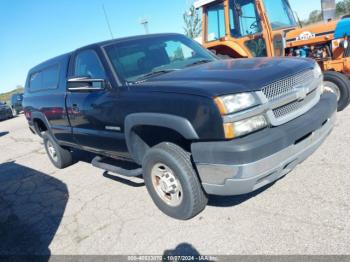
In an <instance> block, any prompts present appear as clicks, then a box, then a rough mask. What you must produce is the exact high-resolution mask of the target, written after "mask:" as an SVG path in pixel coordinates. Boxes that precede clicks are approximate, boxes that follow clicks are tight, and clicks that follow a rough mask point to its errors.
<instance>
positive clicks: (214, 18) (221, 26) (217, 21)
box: [207, 3, 226, 41]
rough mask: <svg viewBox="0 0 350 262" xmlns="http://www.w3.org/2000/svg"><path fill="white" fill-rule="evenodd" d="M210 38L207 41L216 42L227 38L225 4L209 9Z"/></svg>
mask: <svg viewBox="0 0 350 262" xmlns="http://www.w3.org/2000/svg"><path fill="white" fill-rule="evenodd" d="M207 18H208V36H207V41H215V40H218V39H220V38H222V37H224V36H225V34H226V33H225V11H224V4H223V3H221V4H217V5H213V6H209V7H207Z"/></svg>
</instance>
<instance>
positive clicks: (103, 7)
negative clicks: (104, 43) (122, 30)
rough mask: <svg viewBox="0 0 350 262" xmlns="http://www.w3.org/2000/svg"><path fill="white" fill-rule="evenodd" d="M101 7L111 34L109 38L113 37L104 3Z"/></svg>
mask: <svg viewBox="0 0 350 262" xmlns="http://www.w3.org/2000/svg"><path fill="white" fill-rule="evenodd" d="M102 9H103V13H104V15H105V19H106V23H107V27H108V30H109V33H110V34H111V38H112V39H114V36H113V32H112V28H111V24H110V23H109V19H108V15H107V12H106V9H105V5H104V4H102Z"/></svg>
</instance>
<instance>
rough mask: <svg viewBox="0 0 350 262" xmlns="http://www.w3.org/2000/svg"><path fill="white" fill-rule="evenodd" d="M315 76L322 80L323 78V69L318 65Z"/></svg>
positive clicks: (315, 68)
mask: <svg viewBox="0 0 350 262" xmlns="http://www.w3.org/2000/svg"><path fill="white" fill-rule="evenodd" d="M314 76H315V78H317V79H318V78H320V77H321V76H322V69H321V67H320V66H319V65H318V63H315V67H314Z"/></svg>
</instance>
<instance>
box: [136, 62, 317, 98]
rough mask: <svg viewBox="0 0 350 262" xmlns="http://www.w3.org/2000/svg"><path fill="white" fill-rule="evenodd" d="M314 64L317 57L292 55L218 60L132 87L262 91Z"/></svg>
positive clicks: (199, 91)
mask: <svg viewBox="0 0 350 262" xmlns="http://www.w3.org/2000/svg"><path fill="white" fill-rule="evenodd" d="M314 66H315V62H314V61H313V60H310V59H301V58H292V57H287V58H254V59H230V60H217V61H214V62H210V63H207V64H202V65H197V66H192V67H189V68H186V69H183V70H179V71H173V72H171V73H167V74H163V75H161V76H157V77H152V78H150V79H148V80H147V81H144V82H142V83H138V84H135V85H133V86H131V87H130V88H131V89H139V88H142V89H147V91H154V92H170V93H186V94H192V95H201V96H208V97H213V96H219V95H226V94H234V93H241V92H251V91H259V90H261V89H262V88H263V87H264V86H266V85H268V84H270V83H272V82H275V81H277V80H280V79H282V78H285V77H288V76H291V75H294V74H296V73H299V72H301V71H305V70H307V69H313V67H314Z"/></svg>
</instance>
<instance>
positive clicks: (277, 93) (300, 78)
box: [262, 70, 314, 101]
mask: <svg viewBox="0 0 350 262" xmlns="http://www.w3.org/2000/svg"><path fill="white" fill-rule="evenodd" d="M313 79H314V74H313V71H312V70H308V71H304V72H302V73H299V74H296V75H293V76H291V77H287V78H285V79H282V80H279V81H276V82H274V83H272V84H270V85H268V86H266V87H264V88H263V89H262V92H263V93H264V95H265V96H266V98H267V99H268V100H269V101H271V100H276V99H278V98H280V97H282V96H284V95H287V94H289V93H291V92H293V91H294V90H295V89H296V88H297V87H298V86H300V85H306V84H307V83H308V82H311V81H312V80H313Z"/></svg>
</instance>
